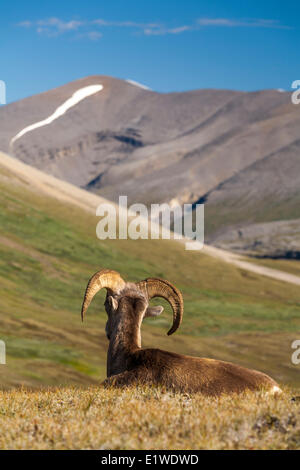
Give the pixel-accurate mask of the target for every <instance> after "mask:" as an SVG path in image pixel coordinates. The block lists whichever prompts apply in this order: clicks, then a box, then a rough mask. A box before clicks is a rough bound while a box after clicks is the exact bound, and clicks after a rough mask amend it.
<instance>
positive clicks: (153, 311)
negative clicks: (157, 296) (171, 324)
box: [145, 305, 164, 318]
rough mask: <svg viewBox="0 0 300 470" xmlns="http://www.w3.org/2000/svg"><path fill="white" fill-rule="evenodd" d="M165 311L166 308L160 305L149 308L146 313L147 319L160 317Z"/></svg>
mask: <svg viewBox="0 0 300 470" xmlns="http://www.w3.org/2000/svg"><path fill="white" fill-rule="evenodd" d="M163 311H164V307H161V306H160V305H158V306H157V307H148V308H147V310H146V313H145V318H146V317H158V315H160V314H161V313H162V312H163Z"/></svg>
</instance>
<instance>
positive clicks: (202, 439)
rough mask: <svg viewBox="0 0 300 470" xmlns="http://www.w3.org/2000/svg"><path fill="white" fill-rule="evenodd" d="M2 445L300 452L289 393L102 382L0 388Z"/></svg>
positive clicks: (299, 417) (297, 408)
mask: <svg viewBox="0 0 300 470" xmlns="http://www.w3.org/2000/svg"><path fill="white" fill-rule="evenodd" d="M0 428H1V434H0V448H1V449H40V450H41V449H96V450H98V451H99V450H105V449H109V450H119V449H121V450H125V449H136V450H139V449H183V450H187V449H247V450H250V449H251V450H252V449H271V450H273V449H294V450H295V449H299V448H300V402H299V397H298V400H297V398H294V392H292V391H291V390H286V391H285V392H284V393H283V394H282V395H281V396H280V397H279V398H273V397H269V396H266V395H265V394H264V393H262V392H257V393H244V394H242V395H240V396H238V395H232V396H221V397H219V398H206V397H203V396H201V395H198V394H196V395H188V394H176V393H170V392H168V393H166V392H163V391H162V390H159V389H151V388H137V389H136V388H128V389H125V390H113V389H103V388H101V387H89V388H85V389H80V388H74V387H69V388H60V389H47V390H44V391H30V390H26V389H23V390H22V389H21V390H12V391H8V392H0Z"/></svg>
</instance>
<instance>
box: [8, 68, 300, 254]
mask: <svg viewBox="0 0 300 470" xmlns="http://www.w3.org/2000/svg"><path fill="white" fill-rule="evenodd" d="M96 84H101V85H102V86H103V89H102V90H101V91H99V92H98V93H96V94H94V95H92V96H88V97H87V98H85V99H84V100H82V101H81V102H80V103H78V104H77V105H76V106H74V107H72V108H71V109H69V110H68V111H67V112H66V113H65V114H64V115H63V116H61V117H60V118H59V119H56V120H54V121H53V122H52V123H51V124H48V125H45V126H43V127H40V128H38V129H35V130H32V131H31V132H27V133H26V134H25V135H23V136H21V137H20V138H18V139H17V140H16V141H14V142H12V139H13V138H14V137H15V136H16V135H17V134H18V133H19V132H20V131H21V130H22V129H24V128H26V126H29V125H31V124H33V123H35V122H39V121H42V120H44V119H46V118H47V117H48V116H50V115H51V114H53V113H54V111H55V110H56V109H57V108H58V107H59V106H61V104H62V103H63V102H65V101H66V100H68V99H69V98H70V97H71V96H72V94H73V93H75V92H76V91H77V90H79V89H82V88H84V87H87V86H90V85H96ZM299 111H300V107H297V106H296V105H293V104H292V103H291V99H290V93H282V92H279V91H277V90H264V91H259V92H251V93H245V92H236V91H230V90H195V91H190V92H182V93H169V94H162V93H156V92H153V91H150V90H145V89H143V88H140V87H138V86H136V85H134V84H132V83H128V82H126V81H123V80H118V79H114V78H111V77H106V76H93V77H87V78H84V79H81V80H78V81H75V82H72V83H69V84H67V85H64V86H62V87H60V88H57V89H55V90H50V91H48V92H46V93H42V94H40V95H36V96H33V97H30V98H27V99H24V100H21V101H19V102H16V103H12V104H9V105H7V106H4V107H1V108H0V122H1V127H0V149H1V150H4V151H6V152H9V153H10V154H13V155H15V156H16V157H18V158H19V159H20V160H22V161H24V162H26V163H29V164H31V165H34V166H36V167H37V168H39V169H42V170H43V171H46V172H47V173H50V174H52V175H54V176H57V177H59V178H61V179H64V180H66V181H69V182H71V183H73V184H76V185H78V186H80V187H83V188H86V189H89V190H90V191H92V192H96V193H98V194H100V195H102V196H104V197H106V198H108V199H111V200H114V201H116V200H117V199H118V196H119V195H121V194H125V195H128V199H129V203H132V202H145V203H147V204H150V203H154V202H170V201H172V203H173V204H175V205H176V204H183V203H186V202H189V203H196V202H198V201H201V202H202V201H205V202H206V219H205V221H206V239H207V240H208V241H209V242H213V241H214V240H216V239H217V238H218V237H220V236H221V237H222V234H223V233H224V229H225V228H226V231H228V230H230V231H231V232H232V234H233V233H235V232H236V230H239V229H240V228H241V227H247V226H249V225H252V224H256V223H265V222H272V221H277V220H290V219H297V218H299V209H298V208H299V202H300V179H299V178H300V176H299V175H300V155H299V147H300V144H299V142H300V140H299V136H298V130H299V125H300V113H299ZM270 227H271V226H270ZM252 232H253V231H252ZM255 241H256V235H254V239H253V243H254V244H255ZM253 243H252V245H253ZM297 249H298V248H297ZM283 252H284V247H283Z"/></svg>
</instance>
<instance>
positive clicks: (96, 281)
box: [81, 269, 125, 321]
mask: <svg viewBox="0 0 300 470" xmlns="http://www.w3.org/2000/svg"><path fill="white" fill-rule="evenodd" d="M124 286H125V281H124V280H123V279H122V278H121V276H120V274H119V273H118V272H117V271H113V270H111V269H101V271H98V272H97V273H96V274H94V276H92V277H91V279H90V280H89V282H88V285H87V287H86V290H85V294H84V299H83V304H82V308H81V319H82V321H83V319H84V315H85V312H86V311H87V309H88V306H89V305H90V303H91V301H92V300H93V297H94V296H95V295H96V294H97V292H99V290H100V289H102V288H103V287H105V288H106V289H107V292H108V294H109V295H111V294H114V293H116V292H119V291H120V290H122V289H123V287H124Z"/></svg>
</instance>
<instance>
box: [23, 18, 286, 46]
mask: <svg viewBox="0 0 300 470" xmlns="http://www.w3.org/2000/svg"><path fill="white" fill-rule="evenodd" d="M17 26H19V27H23V28H27V29H28V28H35V30H36V32H37V33H39V34H45V35H47V36H49V37H54V36H59V35H61V34H66V33H72V32H73V33H74V32H77V33H79V34H77V36H76V37H79V38H88V39H90V40H92V41H96V40H98V39H100V38H101V37H102V35H103V34H102V32H101V29H103V28H107V27H108V28H109V27H110V28H127V29H129V30H130V29H131V30H134V31H133V33H139V34H144V35H145V36H163V35H167V34H173V35H177V34H182V33H185V32H187V31H195V30H201V29H203V28H207V27H227V28H234V27H243V28H249V27H252V28H254V27H255V28H274V29H291V28H290V27H289V26H285V25H282V24H281V23H280V22H279V21H277V20H270V19H230V18H198V19H197V20H196V21H195V22H194V23H192V24H184V25H178V26H172V27H170V26H168V25H166V24H162V23H153V22H152V23H151V22H149V23H143V22H135V21H107V20H104V19H102V18H96V19H94V20H90V21H83V20H78V19H71V20H68V21H65V20H62V19H60V18H56V17H52V18H46V19H42V20H38V21H29V20H26V21H22V22H20V23H18V24H17ZM99 29H100V31H99Z"/></svg>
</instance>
